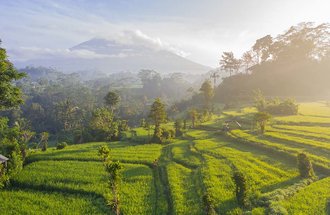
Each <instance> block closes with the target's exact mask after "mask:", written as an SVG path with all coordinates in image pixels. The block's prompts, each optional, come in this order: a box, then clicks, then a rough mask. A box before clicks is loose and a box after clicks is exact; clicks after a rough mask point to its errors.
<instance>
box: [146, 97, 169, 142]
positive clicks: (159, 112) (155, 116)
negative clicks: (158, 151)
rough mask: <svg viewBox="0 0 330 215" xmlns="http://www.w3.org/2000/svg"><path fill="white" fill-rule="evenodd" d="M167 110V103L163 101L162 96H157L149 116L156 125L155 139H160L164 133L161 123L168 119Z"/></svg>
mask: <svg viewBox="0 0 330 215" xmlns="http://www.w3.org/2000/svg"><path fill="white" fill-rule="evenodd" d="M166 117H167V116H166V111H165V105H164V104H163V102H162V101H161V99H160V98H157V99H156V100H155V101H154V103H153V104H152V105H151V109H150V113H149V118H150V119H151V120H152V121H153V123H154V125H155V130H154V136H153V139H154V140H157V142H159V141H160V137H161V135H162V133H161V128H160V125H161V123H164V122H165V120H166Z"/></svg>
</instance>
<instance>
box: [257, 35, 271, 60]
mask: <svg viewBox="0 0 330 215" xmlns="http://www.w3.org/2000/svg"><path fill="white" fill-rule="evenodd" d="M272 43H273V38H272V37H271V36H270V35H267V36H265V37H262V38H260V39H258V40H257V41H256V43H255V44H254V45H253V47H252V50H253V51H254V52H255V53H256V55H257V62H258V63H261V62H264V61H266V60H267V59H268V58H269V57H270V55H271V46H272Z"/></svg>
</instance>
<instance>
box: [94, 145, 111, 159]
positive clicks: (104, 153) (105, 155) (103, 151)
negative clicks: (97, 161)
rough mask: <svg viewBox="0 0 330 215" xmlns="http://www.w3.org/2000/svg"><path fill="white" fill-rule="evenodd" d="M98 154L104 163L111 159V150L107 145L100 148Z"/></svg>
mask: <svg viewBox="0 0 330 215" xmlns="http://www.w3.org/2000/svg"><path fill="white" fill-rule="evenodd" d="M97 154H98V155H99V156H100V157H101V158H102V160H103V161H104V162H105V161H106V160H108V159H110V149H109V147H108V146H107V145H103V146H100V147H99V149H98V150H97Z"/></svg>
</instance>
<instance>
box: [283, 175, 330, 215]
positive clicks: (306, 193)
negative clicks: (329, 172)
mask: <svg viewBox="0 0 330 215" xmlns="http://www.w3.org/2000/svg"><path fill="white" fill-rule="evenodd" d="M329 197H330V177H328V178H325V179H322V180H319V181H317V182H315V183H313V184H311V185H309V186H307V187H306V188H304V189H303V190H301V191H300V192H298V193H297V194H296V195H294V196H293V197H291V198H289V199H287V200H285V201H282V202H280V203H281V204H282V205H283V206H284V207H285V208H286V209H287V211H288V213H289V214H298V215H299V214H301V215H303V214H313V215H314V214H315V215H323V214H324V215H326V214H329V213H330V211H329V209H330V208H329ZM327 207H328V208H327Z"/></svg>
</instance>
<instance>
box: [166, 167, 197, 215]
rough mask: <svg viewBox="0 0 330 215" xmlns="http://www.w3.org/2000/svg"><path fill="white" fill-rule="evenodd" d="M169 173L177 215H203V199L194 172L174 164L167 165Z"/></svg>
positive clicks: (170, 187)
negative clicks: (199, 193)
mask: <svg viewBox="0 0 330 215" xmlns="http://www.w3.org/2000/svg"><path fill="white" fill-rule="evenodd" d="M167 171H168V180H169V189H170V191H171V198H172V201H173V209H174V211H175V214H196V215H197V214H202V210H203V207H202V203H201V197H200V196H199V195H198V187H196V181H195V180H194V177H193V171H192V170H191V169H188V168H186V167H184V166H182V165H179V164H176V163H174V162H171V163H170V164H168V165H167Z"/></svg>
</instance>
